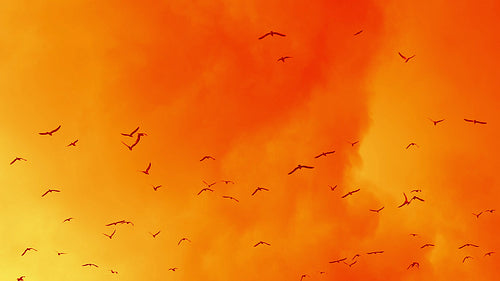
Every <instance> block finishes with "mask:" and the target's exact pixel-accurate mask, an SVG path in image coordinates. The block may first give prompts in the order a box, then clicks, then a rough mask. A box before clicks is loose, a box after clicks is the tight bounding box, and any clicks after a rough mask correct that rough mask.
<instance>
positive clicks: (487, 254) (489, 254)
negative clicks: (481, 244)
mask: <svg viewBox="0 0 500 281" xmlns="http://www.w3.org/2000/svg"><path fill="white" fill-rule="evenodd" d="M494 253H495V252H487V253H486V254H484V256H485V257H486V256H491V255H492V254H494Z"/></svg>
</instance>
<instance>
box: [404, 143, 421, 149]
mask: <svg viewBox="0 0 500 281" xmlns="http://www.w3.org/2000/svg"><path fill="white" fill-rule="evenodd" d="M413 145H414V146H416V147H420V146H418V144H416V143H414V142H412V143H410V144H409V145H408V146H406V149H408V148H410V146H413Z"/></svg>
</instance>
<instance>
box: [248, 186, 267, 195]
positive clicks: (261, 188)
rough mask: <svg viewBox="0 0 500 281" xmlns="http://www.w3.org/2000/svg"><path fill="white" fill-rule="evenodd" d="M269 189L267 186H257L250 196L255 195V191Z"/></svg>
mask: <svg viewBox="0 0 500 281" xmlns="http://www.w3.org/2000/svg"><path fill="white" fill-rule="evenodd" d="M262 190H263V191H269V189H267V188H264V187H257V188H256V189H255V190H254V191H253V192H252V196H254V195H255V193H257V191H262Z"/></svg>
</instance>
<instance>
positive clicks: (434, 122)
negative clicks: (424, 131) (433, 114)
mask: <svg viewBox="0 0 500 281" xmlns="http://www.w3.org/2000/svg"><path fill="white" fill-rule="evenodd" d="M429 120H431V122H432V123H433V124H434V126H436V125H437V124H438V123H441V122H443V121H444V119H440V120H432V119H431V118H429Z"/></svg>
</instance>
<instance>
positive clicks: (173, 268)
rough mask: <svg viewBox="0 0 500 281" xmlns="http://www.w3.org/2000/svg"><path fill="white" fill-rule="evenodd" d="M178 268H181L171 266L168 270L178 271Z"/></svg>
mask: <svg viewBox="0 0 500 281" xmlns="http://www.w3.org/2000/svg"><path fill="white" fill-rule="evenodd" d="M177 269H179V268H178V267H171V268H169V269H168V270H169V271H176V270H177Z"/></svg>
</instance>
